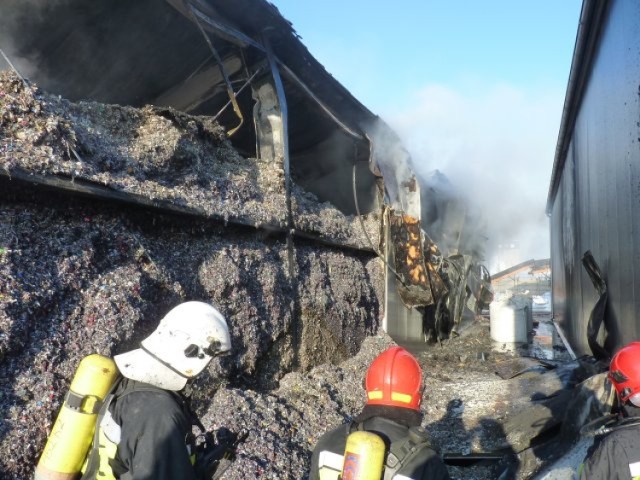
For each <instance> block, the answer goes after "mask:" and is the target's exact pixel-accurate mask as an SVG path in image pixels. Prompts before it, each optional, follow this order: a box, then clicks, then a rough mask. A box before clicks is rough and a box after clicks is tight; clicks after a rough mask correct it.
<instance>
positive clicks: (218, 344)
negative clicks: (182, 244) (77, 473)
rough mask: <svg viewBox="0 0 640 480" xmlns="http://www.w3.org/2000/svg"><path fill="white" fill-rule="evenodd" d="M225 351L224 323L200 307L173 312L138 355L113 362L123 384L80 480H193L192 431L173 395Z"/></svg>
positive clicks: (102, 419) (191, 420)
mask: <svg viewBox="0 0 640 480" xmlns="http://www.w3.org/2000/svg"><path fill="white" fill-rule="evenodd" d="M230 350H231V338H230V336H229V329H228V326H227V322H226V321H225V319H224V317H223V316H222V314H220V312H218V310H216V309H215V308H214V307H212V306H211V305H208V304H206V303H203V302H195V301H192V302H185V303H182V304H180V305H178V306H176V307H175V308H173V309H172V310H171V311H169V313H167V315H166V316H165V317H164V318H163V319H162V320H161V321H160V324H159V325H158V327H157V328H156V330H155V331H154V332H153V333H152V334H151V335H149V336H148V337H147V338H145V339H144V340H143V341H142V342H141V345H140V348H138V349H136V350H132V351H130V352H127V353H123V354H121V355H116V356H115V357H114V360H115V363H116V364H117V366H118V369H119V371H120V373H121V374H122V377H124V378H123V379H122V380H121V381H120V382H119V383H118V384H117V385H116V387H115V389H114V390H113V392H112V395H111V396H110V397H109V400H108V401H105V407H103V409H102V411H101V412H100V415H99V417H98V427H97V429H96V434H95V437H94V444H93V446H92V449H91V450H90V453H89V456H88V461H87V466H86V469H85V472H84V475H83V477H82V480H95V479H118V478H119V479H127V480H129V479H130V480H136V479H151V478H152V479H154V480H169V479H171V480H175V479H178V478H179V479H181V480H195V479H196V478H197V475H196V471H195V469H194V466H193V455H192V454H193V452H192V451H191V450H192V449H193V448H194V447H195V446H194V445H192V444H191V443H192V441H190V440H189V439H191V438H192V437H193V435H192V426H193V425H197V426H201V424H200V422H199V421H198V420H197V418H196V417H195V416H194V415H193V413H192V412H191V410H190V409H189V407H188V405H187V403H186V402H185V399H184V397H183V396H182V395H181V394H180V393H179V391H180V390H182V389H183V388H184V386H185V385H186V383H187V381H188V380H189V379H191V378H194V377H195V376H197V375H198V374H199V373H200V372H202V371H203V370H204V368H205V367H206V366H207V365H208V364H209V362H210V361H211V360H212V359H213V358H214V357H216V356H218V355H222V354H225V353H228V352H229V351H230Z"/></svg>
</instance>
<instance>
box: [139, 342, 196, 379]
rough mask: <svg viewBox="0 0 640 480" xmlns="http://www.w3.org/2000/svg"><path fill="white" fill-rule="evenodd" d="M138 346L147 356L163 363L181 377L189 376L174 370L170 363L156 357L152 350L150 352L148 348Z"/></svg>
mask: <svg viewBox="0 0 640 480" xmlns="http://www.w3.org/2000/svg"><path fill="white" fill-rule="evenodd" d="M140 348H141V349H142V350H143V351H144V352H145V353H146V354H147V355H149V356H151V357H152V358H153V359H154V360H156V361H157V362H159V363H161V364H162V365H164V366H165V367H167V368H168V369H169V370H171V371H172V372H174V373H175V374H177V375H180V376H181V377H182V378H186V379H189V378H191V377H188V376H187V375H185V374H184V373H182V372H181V371H180V370H176V369H175V368H174V367H173V366H172V365H169V364H168V363H167V362H165V361H164V360H162V359H161V358H158V356H157V355H155V354H154V353H153V352H150V351H149V350H147V349H146V348H145V347H144V345H140Z"/></svg>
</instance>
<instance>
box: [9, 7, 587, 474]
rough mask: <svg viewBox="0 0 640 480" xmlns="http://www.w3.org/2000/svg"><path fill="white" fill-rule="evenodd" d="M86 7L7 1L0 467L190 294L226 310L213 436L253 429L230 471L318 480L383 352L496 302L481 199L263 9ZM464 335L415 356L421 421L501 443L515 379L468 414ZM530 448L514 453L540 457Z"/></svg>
mask: <svg viewBox="0 0 640 480" xmlns="http://www.w3.org/2000/svg"><path fill="white" fill-rule="evenodd" d="M79 3H81V2H76V1H73V0H68V1H65V2H52V3H51V4H47V5H44V6H43V7H42V8H43V11H41V12H39V14H38V15H33V12H32V11H29V10H28V9H25V8H24V6H23V4H21V2H16V1H13V0H10V1H7V2H4V3H3V5H2V6H0V32H1V33H0V47H2V46H3V45H7V44H8V45H11V51H10V55H8V58H10V59H11V60H12V62H11V63H12V66H14V67H16V68H15V70H13V69H10V70H9V71H7V72H5V73H2V74H1V77H0V198H1V199H2V202H1V207H0V382H1V384H0V411H2V413H3V421H2V422H1V423H0V471H2V472H3V475H4V477H3V478H11V479H26V478H29V477H30V475H31V473H32V471H33V469H34V467H35V464H36V462H37V460H38V455H39V453H40V452H41V450H42V447H43V445H44V441H45V439H46V436H47V433H48V431H49V430H50V428H51V426H52V422H53V420H54V418H55V414H56V413H57V411H58V409H59V407H60V405H61V401H62V399H63V396H64V394H65V392H66V390H67V388H68V386H69V383H70V380H71V378H72V376H73V373H74V371H75V368H76V367H77V365H78V363H79V361H80V359H81V358H82V357H84V356H85V355H87V354H90V353H94V352H97V353H101V354H103V355H107V356H111V355H113V354H115V353H118V352H122V351H125V350H127V349H130V348H134V347H136V346H137V343H138V342H139V341H140V340H141V339H142V338H144V336H146V335H147V334H148V333H149V332H150V331H151V330H152V329H153V328H154V327H155V325H156V323H157V321H158V319H159V318H160V317H161V316H162V315H163V314H164V313H165V312H166V311H167V310H169V309H170V308H171V307H172V306H173V305H175V304H176V303H178V302H180V301H183V300H188V299H202V300H206V301H211V302H212V303H213V304H215V305H216V306H218V307H219V308H220V309H221V311H222V312H223V313H224V314H225V316H226V317H227V318H229V319H230V327H231V333H232V338H233V344H234V354H233V355H232V356H230V357H226V358H223V359H217V360H216V361H215V362H214V363H213V364H212V365H211V366H210V368H209V370H208V373H207V374H206V375H204V376H203V378H199V379H198V380H197V381H196V383H195V384H194V385H192V386H191V387H190V389H189V392H188V393H189V395H190V396H191V399H192V402H193V405H194V407H195V408H196V410H197V411H198V412H199V413H200V414H201V415H202V416H203V419H204V423H205V425H206V426H207V427H210V428H219V427H222V426H224V427H226V428H229V429H232V430H238V429H239V428H241V427H247V428H248V429H249V431H250V435H249V438H248V440H247V442H246V443H245V444H244V445H243V447H242V449H241V450H240V452H239V456H238V459H237V460H236V462H235V463H234V464H233V466H232V468H231V469H230V470H229V471H228V473H227V474H226V477H225V478H230V479H244V478H246V479H250V478H257V477H260V476H262V477H264V478H291V479H299V478H305V476H306V474H307V471H308V467H309V456H310V449H311V448H312V446H313V444H314V443H315V441H316V440H317V439H318V438H319V436H320V434H322V432H324V431H325V430H326V429H327V428H329V427H330V426H332V425H335V424H338V423H341V422H343V421H345V420H346V419H348V418H350V417H351V416H352V415H354V414H355V413H357V411H358V410H359V409H360V408H361V406H362V401H363V398H364V397H363V391H362V372H363V371H364V370H365V369H366V366H367V365H368V363H369V362H370V361H371V360H372V359H373V358H374V357H375V356H376V355H377V354H378V353H380V352H381V351H383V350H384V349H385V348H386V347H388V346H389V345H390V344H391V343H392V342H393V341H394V340H395V341H405V340H406V341H409V340H411V341H414V340H418V341H419V342H425V341H430V342H437V341H440V342H443V341H447V340H446V339H447V338H450V337H451V336H452V334H453V333H455V332H458V333H461V330H462V329H461V328H460V327H461V325H462V322H463V318H465V315H464V314H465V312H466V313H467V314H468V313H469V309H468V308H467V307H471V319H472V323H473V324H474V328H478V325H477V324H476V323H477V322H474V320H473V319H474V316H473V310H476V311H480V310H482V309H483V308H484V307H486V305H487V304H488V303H489V302H490V301H491V296H492V293H491V289H490V286H489V278H488V274H487V272H486V269H484V268H483V267H482V266H481V265H480V264H478V260H479V259H480V258H481V245H478V243H477V242H476V241H475V240H476V236H474V232H470V231H467V230H465V229H464V226H465V224H466V220H467V219H468V216H469V212H468V210H467V209H466V208H464V207H461V206H460V205H461V204H460V199H459V198H454V197H450V196H449V197H447V196H444V197H438V198H434V195H425V194H424V192H425V191H426V190H428V191H430V192H432V193H433V192H434V191H436V190H437V188H435V187H434V185H442V182H441V181H440V180H441V179H440V177H439V175H434V176H432V177H430V178H426V179H417V178H416V177H415V175H414V174H413V173H412V171H411V168H410V159H409V157H408V155H407V153H406V152H405V151H404V149H403V148H402V146H401V145H400V143H399V141H398V140H397V138H396V136H395V135H394V133H393V132H392V131H391V130H390V129H389V128H388V127H387V126H386V125H385V124H384V122H382V121H381V120H380V119H378V118H377V117H376V116H375V115H373V114H372V113H371V112H369V111H368V110H367V109H366V108H365V107H364V106H362V105H361V104H360V103H359V102H358V101H357V100H356V99H355V98H353V97H352V96H351V95H350V94H349V92H347V91H346V90H345V89H344V88H343V87H342V86H341V85H340V84H339V83H338V82H336V81H335V79H333V77H331V76H330V75H329V74H328V73H327V72H326V71H325V70H324V69H323V68H322V66H321V65H319V64H318V62H317V61H316V60H315V59H314V58H313V57H312V56H311V55H310V54H309V52H308V51H307V50H306V49H305V48H304V46H303V45H302V43H301V42H300V41H299V39H298V37H297V36H296V35H295V32H294V31H293V30H292V29H291V26H290V24H289V23H288V22H286V20H284V19H283V18H282V17H281V16H280V15H279V13H278V12H277V10H276V9H275V7H273V6H272V5H270V4H269V3H267V2H262V1H258V2H246V1H240V0H239V1H236V2H218V1H213V0H207V1H199V2H192V3H190V2H173V1H172V2H167V3H165V2H150V1H147V0H141V1H140V2H133V3H131V2H116V3H115V4H114V3H110V4H109V5H107V2H92V3H91V4H90V5H89V4H86V3H85V2H82V8H78V5H79ZM249 3H251V8H252V11H253V12H254V13H255V15H252V16H247V15H246V14H245V12H246V9H247V8H249ZM123 19H126V21H122V20H123ZM88 25H91V27H90V28H89V27H88ZM139 25H145V26H147V27H145V28H144V29H140V28H138V27H139ZM18 33H20V34H19V35H18ZM105 35H108V36H109V38H110V40H111V42H110V45H112V46H113V47H114V48H113V49H109V48H101V47H102V44H101V40H100V39H101V38H104V36H105ZM134 40H135V41H134ZM78 45H83V48H78ZM151 46H152V47H153V48H150V47H151ZM45 53H46V54H45ZM27 59H28V60H27ZM63 65H64V66H65V67H64V68H63V67H62V66H63ZM133 65H135V66H136V68H133ZM27 67H28V68H27ZM27 71H28V72H29V75H28V76H25V75H22V76H21V75H20V74H19V73H18V72H27ZM429 182H431V183H429ZM425 185H426V188H425ZM421 192H422V193H421ZM436 226H437V227H436ZM472 331H475V332H476V335H475V336H473V337H468V336H464V335H462V336H460V337H457V339H459V342H458V343H456V342H455V340H456V338H454V339H452V340H449V341H448V342H449V343H448V344H447V349H448V352H449V353H447V354H444V355H439V354H432V355H430V356H429V357H428V359H426V360H425V361H428V362H430V364H431V365H433V370H426V369H425V375H426V376H427V378H429V379H430V380H429V381H430V382H431V388H430V389H428V390H427V391H426V392H425V400H427V399H428V400H429V401H428V402H427V401H425V404H427V405H428V406H427V409H428V412H427V413H428V414H429V415H430V417H428V418H427V419H426V420H425V422H426V423H427V424H430V425H431V427H430V431H431V433H432V434H433V436H434V441H435V443H436V446H437V447H438V448H441V449H443V450H444V451H449V452H452V451H453V452H456V451H462V450H464V451H472V450H473V451H478V450H487V449H489V448H491V449H498V450H500V449H503V450H504V448H506V447H505V445H506V444H502V443H500V441H502V440H504V441H505V442H506V441H507V440H506V439H505V436H504V435H502V436H500V435H497V434H496V431H498V430H500V428H499V425H501V424H500V423H499V422H498V424H493V423H492V424H491V425H490V426H488V427H487V426H486V425H484V424H483V423H482V421H481V419H482V418H485V417H486V416H487V415H491V412H492V411H493V410H492V409H491V407H492V406H493V405H495V404H496V402H499V401H500V400H499V399H498V397H499V396H500V395H501V394H502V393H503V391H504V388H505V387H504V385H503V384H501V383H491V384H490V387H488V391H486V392H485V393H486V395H487V396H488V397H489V398H491V399H492V400H490V401H488V402H484V403H478V402H475V403H474V401H473V399H472V397H470V396H469V395H472V392H470V391H469V388H471V389H474V388H475V389H477V388H480V385H483V387H482V388H485V387H487V385H488V384H485V383H482V380H483V379H484V378H485V377H484V375H490V376H491V378H492V379H494V377H495V375H494V374H493V371H492V368H491V367H490V366H488V365H483V366H481V367H480V368H479V369H478V371H477V372H475V373H474V374H473V375H471V377H470V378H467V381H466V383H465V382H464V381H463V382H457V381H456V379H457V378H458V375H459V367H460V366H461V365H463V366H464V367H465V368H466V369H467V371H468V372H469V373H472V372H473V370H474V368H476V367H474V365H475V362H472V361H470V359H471V357H470V353H469V352H476V351H477V352H478V353H479V352H480V351H488V349H489V348H490V347H489V346H488V343H487V342H489V339H488V335H486V331H484V330H480V331H478V330H472ZM385 332H388V333H391V335H392V336H391V337H390V336H388V335H387V333H385ZM392 337H393V340H392ZM456 348H458V349H459V350H456ZM496 358H501V357H499V356H497V357H496ZM505 358H506V357H505ZM570 371H571V372H573V371H574V370H573V369H570ZM434 372H439V373H438V374H437V375H435V374H434ZM538 373H540V372H538ZM554 378H555V377H554ZM576 378H577V377H576V375H573V374H566V375H565V376H563V377H562V378H560V380H557V381H552V382H550V385H551V386H549V385H547V384H546V383H545V385H547V386H546V387H545V388H546V390H545V391H547V390H548V392H547V393H548V395H549V396H553V394H554V393H553V392H556V391H557V389H560V390H564V389H566V388H568V386H570V385H573V384H575V382H576ZM543 383H544V382H543ZM547 383H549V382H547ZM541 388H542V387H541ZM452 395H453V396H457V397H459V398H458V400H459V401H460V402H462V403H464V402H466V404H467V408H468V409H469V410H470V411H471V412H472V416H471V419H470V420H466V421H467V422H471V423H470V424H469V425H467V424H464V423H463V422H462V421H461V419H462V417H461V410H460V405H461V403H455V402H454V404H451V398H452ZM496 395H497V396H498V397H496ZM513 401H514V402H515V403H516V404H517V405H518V408H514V409H513V410H511V413H514V412H515V413H520V412H521V410H523V409H524V407H525V406H526V405H528V404H527V402H525V401H522V399H520V398H516V399H515V400H513ZM507 405H511V403H509V402H507ZM487 409H488V410H487ZM508 414H509V409H507V408H505V409H504V411H503V412H502V414H501V415H503V417H501V418H502V420H503V421H504V422H506V421H507V420H508V419H509V418H510V417H509V415H508ZM473 415H477V416H476V417H474V416H473ZM440 417H441V418H442V419H441V421H440V422H436V423H433V422H434V420H435V419H438V418H440ZM557 417H558V416H557V415H556V416H555V417H553V418H552V420H554V421H556V423H553V422H550V423H549V425H551V427H552V426H553V425H557V424H558V422H557ZM514 425H515V426H512V428H513V430H516V431H517V430H518V428H519V426H518V425H519V424H518V423H517V422H516V423H515V424H514ZM485 427H486V428H485ZM551 427H549V428H551ZM492 429H493V430H492ZM544 430H545V429H542V431H543V432H544ZM451 432H457V433H456V434H455V435H451V434H450V433H451ZM507 433H508V432H507ZM538 433H539V432H538ZM474 438H475V440H473V439H474ZM496 439H498V440H500V439H502V440H500V441H498V440H496ZM518 441H519V442H520V443H518V447H517V448H518V450H516V451H513V450H509V451H511V452H512V453H514V454H520V452H528V453H525V454H524V457H523V458H528V457H530V456H531V446H530V445H529V443H528V442H525V441H524V440H522V439H519V440H518ZM474 442H475V443H474ZM478 442H480V443H478ZM509 448H512V447H509ZM503 450H500V451H503ZM527 455H528V457H527ZM525 463H526V464H527V468H529V470H527V471H530V470H531V469H535V468H537V466H539V462H538V463H536V461H533V462H528V463H527V462H524V461H523V464H525ZM531 465H534V467H531ZM503 467H504V465H503ZM456 468H457V467H455V466H452V472H453V473H454V474H455V472H456V470H455V469H456ZM495 468H497V467H495V462H494V463H492V464H491V466H489V467H487V466H480V467H479V468H478V470H477V472H476V474H477V475H476V476H474V477H471V476H469V475H470V473H469V472H470V471H469V470H466V471H465V473H459V472H458V475H461V476H459V477H456V478H492V475H494V474H495V471H494V470H495ZM525 470H526V469H525ZM525 470H523V471H525ZM483 475H484V476H483ZM454 476H455V475H454ZM523 478H524V477H523Z"/></svg>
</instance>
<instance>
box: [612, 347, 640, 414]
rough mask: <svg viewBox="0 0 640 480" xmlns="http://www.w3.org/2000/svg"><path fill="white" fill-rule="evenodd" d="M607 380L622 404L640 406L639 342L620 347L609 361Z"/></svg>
mask: <svg viewBox="0 0 640 480" xmlns="http://www.w3.org/2000/svg"><path fill="white" fill-rule="evenodd" d="M609 378H610V379H611V383H613V386H614V387H615V389H616V391H617V392H618V397H619V398H620V401H622V402H623V403H624V402H626V401H630V402H631V403H633V404H634V405H636V406H640V342H631V343H630V344H629V345H626V346H624V347H622V348H621V349H620V350H618V352H617V353H616V354H615V355H614V356H613V358H612V359H611V364H610V366H609Z"/></svg>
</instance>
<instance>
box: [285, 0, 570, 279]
mask: <svg viewBox="0 0 640 480" xmlns="http://www.w3.org/2000/svg"><path fill="white" fill-rule="evenodd" d="M272 2H273V3H274V4H275V5H276V6H277V7H278V9H279V10H280V12H281V13H282V15H283V16H284V17H285V18H287V19H288V20H289V21H291V22H292V23H293V27H294V29H295V30H296V31H297V33H298V34H299V35H300V36H301V37H302V41H303V43H304V44H305V45H306V46H307V48H308V49H309V50H310V52H311V53H312V54H313V55H314V56H315V57H316V58H317V59H318V60H319V61H320V62H321V63H322V64H323V65H324V66H325V68H326V69H327V70H328V71H329V72H330V73H331V74H332V75H333V76H334V77H335V78H336V79H337V80H338V81H340V82H341V83H342V84H343V85H344V86H345V87H347V88H348V89H349V90H350V91H351V93H352V94H353V95H354V96H355V97H356V98H358V99H359V100H360V101H361V102H362V103H363V104H364V105H366V106H367V107H368V108H369V109H370V110H371V111H373V112H374V113H376V114H378V115H380V116H381V117H382V118H384V119H385V120H386V121H387V123H389V124H390V125H391V126H392V127H393V128H394V129H395V130H396V131H397V132H398V133H399V134H400V136H401V137H402V138H403V140H404V141H405V145H407V147H408V149H409V150H410V152H411V154H412V157H413V162H414V169H415V170H416V171H417V173H418V174H421V173H427V172H429V171H432V170H434V169H436V168H437V169H439V170H441V171H443V172H444V173H445V174H446V175H447V176H448V177H449V178H450V179H451V180H452V181H453V182H454V184H455V185H456V186H457V187H458V188H460V189H461V190H462V191H464V192H466V193H467V194H468V195H469V198H470V199H471V200H472V201H473V202H474V203H477V204H478V205H479V206H480V207H481V208H483V210H485V211H486V212H487V213H488V217H489V219H488V227H489V229H490V231H491V232H492V233H493V234H492V235H491V238H490V252H489V254H488V257H489V258H488V259H487V260H488V263H490V264H491V267H492V269H493V270H495V269H497V268H498V263H500V262H503V260H504V261H508V260H505V259H502V260H501V259H500V258H498V245H506V244H509V245H516V246H517V247H518V248H517V249H516V250H515V251H513V252H512V253H513V254H514V255H515V258H514V259H513V261H522V260H526V259H529V258H544V257H548V255H549V253H548V220H547V218H546V217H545V215H544V207H545V203H546V195H547V190H548V185H549V180H550V175H551V168H552V165H553V154H554V150H555V144H556V140H557V134H558V127H559V124H560V117H561V114H562V106H563V102H564V94H565V89H566V85H567V79H568V75H569V69H570V66H571V57H572V54H573V48H574V44H575V37H576V32H577V28H578V23H579V17H580V10H581V5H582V0H483V1H479V0H477V1H472V0H466V1H460V0H422V1H414V0H396V1H395V2H388V1H385V2H382V1H380V0H371V1H367V2H365V1H363V0H343V1H337V0H323V1H317V2H310V1H305V0H272ZM503 263H504V262H503Z"/></svg>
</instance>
